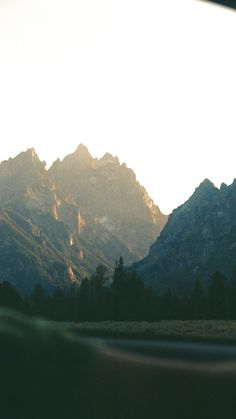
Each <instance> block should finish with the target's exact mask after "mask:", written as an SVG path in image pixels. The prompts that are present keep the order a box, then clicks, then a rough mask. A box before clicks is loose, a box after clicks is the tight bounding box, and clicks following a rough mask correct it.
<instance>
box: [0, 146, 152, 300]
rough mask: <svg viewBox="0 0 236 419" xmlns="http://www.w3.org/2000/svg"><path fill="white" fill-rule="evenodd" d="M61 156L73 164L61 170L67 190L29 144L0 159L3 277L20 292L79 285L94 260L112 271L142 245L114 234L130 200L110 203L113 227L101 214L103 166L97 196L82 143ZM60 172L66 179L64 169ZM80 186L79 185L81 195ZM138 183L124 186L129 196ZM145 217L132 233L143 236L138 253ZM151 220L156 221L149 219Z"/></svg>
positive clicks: (91, 163)
mask: <svg viewBox="0 0 236 419" xmlns="http://www.w3.org/2000/svg"><path fill="white" fill-rule="evenodd" d="M73 159H74V163H73ZM65 161H66V162H68V166H69V168H70V169H71V168H74V169H73V171H72V172H71V173H70V174H69V173H67V172H66V170H65V178H66V179H67V181H68V183H69V184H70V187H68V190H67V188H66V187H65V186H64V185H63V184H61V185H58V183H59V182H58V183H57V181H56V180H55V179H54V178H53V176H52V172H51V171H47V170H46V167H45V164H44V163H43V162H41V161H40V160H39V158H38V156H37V154H36V152H35V150H34V149H29V150H27V151H26V152H23V153H20V154H19V155H18V156H16V157H15V158H14V159H9V160H8V161H6V162H3V163H1V164H0V237H1V240H0V251H1V263H0V280H2V281H4V280H8V281H10V282H12V283H14V284H15V285H16V286H17V288H18V289H19V290H20V291H23V292H29V291H30V290H31V289H32V287H33V286H34V285H35V284H36V283H38V282H39V283H41V284H42V285H43V286H44V287H45V288H47V289H52V288H55V287H68V286H70V285H71V284H72V283H74V284H79V283H80V281H81V279H82V278H83V277H85V276H88V275H89V274H90V273H92V272H93V271H94V270H95V268H96V267H97V266H98V265H99V264H103V265H105V266H106V267H107V268H108V269H109V270H112V268H113V266H114V262H115V260H116V258H118V257H119V256H120V255H123V256H124V257H125V258H126V260H128V261H129V262H133V261H135V260H137V258H138V256H139V253H140V250H139V251H138V250H136V248H135V246H133V247H132V246H131V244H132V239H131V238H130V237H129V232H128V231H127V232H126V235H127V237H125V235H124V234H123V235H122V234H119V228H120V229H121V227H122V228H123V229H125V217H124V216H123V219H122V220H123V223H124V225H123V224H122V222H121V219H120V218H121V215H120V214H121V213H122V211H123V214H124V213H126V214H127V223H128V222H129V221H128V220H129V206H128V205H127V201H123V202H121V203H120V208H119V210H118V205H115V210H114V211H113V212H114V213H115V216H114V219H115V220H116V229H115V228H114V227H113V225H111V222H110V219H108V218H107V217H106V212H104V211H103V212H102V208H106V207H108V206H109V204H107V205H106V190H107V185H106V182H105V178H106V176H107V170H105V171H104V170H103V175H102V178H101V180H100V191H99V195H98V194H95V195H94V194H93V193H92V192H91V185H92V189H93V183H92V184H91V182H90V177H91V174H90V175H89V173H88V167H93V166H94V164H95V163H96V162H98V161H97V160H96V159H93V158H92V157H91V156H90V155H89V153H88V151H87V150H86V148H85V147H81V146H80V147H79V149H78V150H77V152H76V153H75V155H72V156H68V157H67V158H65ZM73 164H74V166H73ZM118 167H120V165H119V164H118ZM127 170H129V169H127ZM63 171H64V169H63ZM76 171H77V172H76ZM75 172H76V174H75ZM60 173H61V176H62V179H63V172H60ZM92 173H94V172H92ZM88 176H90V177H88ZM118 177H121V175H120V173H118ZM87 179H88V180H89V182H90V183H89V185H90V189H89V187H88V184H87V183H86V182H87ZM58 180H59V179H58ZM61 183H63V182H61ZM124 183H125V179H124ZM78 184H82V185H83V188H81V193H80V195H78V194H79V192H78ZM135 186H136V181H135V182H134V183H133V184H132V185H129V187H128V189H129V191H130V194H131V195H132V194H134V195H135V193H134V192H133V188H135ZM111 187H112V186H111ZM140 188H141V187H140ZM74 190H75V191H76V193H73V191H74ZM127 193H128V192H127ZM83 194H84V196H83ZM85 197H86V199H87V201H86V202H85ZM146 199H149V198H148V197H146ZM108 200H109V199H108ZM149 200H150V199H149ZM150 202H152V201H151V200H150ZM145 205H146V204H145ZM153 205H154V204H153ZM116 209H117V210H116ZM119 211H120V212H119ZM147 213H148V210H147ZM143 218H144V215H143V214H140V218H139V219H136V220H135V222H136V225H135V227H136V231H135V232H134V235H135V234H137V235H139V236H142V235H143V239H142V240H143V242H142V243H141V240H140V242H139V246H141V252H147V249H148V245H147V242H148V243H149V241H151V238H150V237H149V236H148V234H149V230H145V229H143ZM150 223H151V221H150ZM144 225H145V223H144ZM152 225H156V224H155V223H154V221H152ZM127 229H128V227H127ZM134 235H133V237H134ZM147 236H148V237H147ZM145 245H146V248H145Z"/></svg>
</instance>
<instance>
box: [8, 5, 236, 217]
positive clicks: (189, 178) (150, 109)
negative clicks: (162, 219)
mask: <svg viewBox="0 0 236 419" xmlns="http://www.w3.org/2000/svg"><path fill="white" fill-rule="evenodd" d="M0 139H1V146H0V160H4V159H7V158H9V157H10V156H12V157H13V156H15V155H16V154H18V152H20V151H22V150H25V149H27V148H29V147H35V148H36V151H37V152H38V154H39V157H40V158H41V159H43V160H46V161H47V162H48V164H50V163H51V162H52V161H53V160H54V159H56V158H57V157H60V158H62V157H63V156H64V155H66V154H68V153H70V152H72V151H73V150H74V149H75V148H76V146H77V145H78V144H79V143H80V142H83V143H84V144H85V145H87V147H88V148H89V149H90V151H91V153H92V155H93V156H98V157H100V156H101V155H102V154H104V153H105V152H107V151H108V152H110V153H112V154H115V155H118V156H119V158H120V160H121V162H123V161H125V162H126V163H127V165H128V166H130V167H132V168H133V169H134V170H135V172H136V175H137V178H138V180H139V181H140V182H141V183H142V184H143V185H144V186H145V187H146V189H147V190H148V192H149V194H150V195H151V197H152V198H153V199H154V200H155V201H156V203H157V204H158V205H159V206H160V208H161V209H162V211H164V212H166V213H167V212H170V211H171V210H172V209H173V208H174V207H176V206H177V205H179V204H180V203H182V202H183V201H185V200H186V199H187V198H188V197H189V195H190V194H191V193H192V192H193V190H194V189H195V187H196V186H197V185H198V184H199V183H200V182H201V181H202V180H203V179H204V178H206V177H208V178H210V179H211V180H212V181H213V182H214V183H215V184H216V185H217V186H219V185H220V183H221V182H226V183H231V182H232V180H233V178H234V177H235V176H236V170H235V169H236V13H235V12H233V11H231V10H229V9H224V8H221V7H217V6H214V5H212V4H211V5H209V4H207V3H204V2H198V1H197V0H178V1H177V0H168V1H165V0H163V1H160V0H66V1H62V0H37V1H36V0H0Z"/></svg>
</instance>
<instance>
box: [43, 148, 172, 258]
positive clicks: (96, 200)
mask: <svg viewBox="0 0 236 419" xmlns="http://www.w3.org/2000/svg"><path fill="white" fill-rule="evenodd" d="M49 173H50V176H51V178H52V179H53V180H54V181H55V182H56V183H57V184H58V185H59V186H60V188H61V190H62V191H63V192H64V193H65V194H67V196H69V197H70V199H72V200H73V201H74V202H76V204H77V205H78V206H79V208H80V210H81V216H82V217H83V219H84V220H85V228H83V230H84V234H86V224H87V223H89V224H90V227H91V224H92V225H93V228H94V239H95V240H96V237H97V238H99V237H100V239H102V240H103V242H104V243H106V242H107V243H108V242H109V240H110V239H109V238H110V237H111V235H112V236H113V241H114V240H116V239H117V240H118V241H119V242H121V243H123V244H124V246H125V247H126V249H125V248H124V252H123V254H124V257H125V259H126V262H128V263H131V262H132V261H134V260H138V259H140V258H142V257H144V256H145V255H146V254H147V251H148V249H149V247H150V245H151V244H152V243H153V242H154V240H155V239H156V237H157V236H158V235H159V234H160V231H161V230H162V228H163V227H164V225H165V223H166V221H167V217H166V216H164V215H163V214H162V213H161V211H160V210H159V208H158V207H157V206H156V205H155V204H154V202H153V201H152V200H151V199H150V197H149V196H148V194H147V192H146V191H145V189H144V188H143V187H142V186H141V185H140V184H139V183H138V182H137V180H136V177H135V174H134V172H133V171H132V170H131V169H129V168H127V167H126V165H125V164H122V165H121V164H120V162H119V159H118V158H117V157H113V156H112V155H111V154H108V153H107V154H105V155H104V156H103V157H102V158H101V159H99V160H98V159H93V158H92V156H91V155H90V153H89V151H88V150H87V148H86V147H85V146H83V145H80V146H79V147H78V148H77V150H76V151H75V153H73V154H71V155H69V156H67V157H66V158H65V159H64V160H63V161H61V162H60V161H59V160H57V161H56V162H55V163H54V164H53V165H52V167H51V169H50V170H49ZM86 220H87V221H86ZM101 229H102V230H103V233H102V237H101V236H100V235H101ZM127 250H128V251H127ZM111 253H112V252H111ZM115 253H116V250H115V252H113V255H114V256H112V257H113V259H114V258H116V257H117V254H115Z"/></svg>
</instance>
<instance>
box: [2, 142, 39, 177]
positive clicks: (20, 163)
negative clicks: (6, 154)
mask: <svg viewBox="0 0 236 419" xmlns="http://www.w3.org/2000/svg"><path fill="white" fill-rule="evenodd" d="M45 166H46V163H45V162H42V161H41V160H40V159H39V157H38V155H37V153H36V151H35V149H34V148H29V149H27V150H26V151H23V152H21V153H19V154H18V155H17V156H16V157H14V158H10V159H9V160H5V161H3V162H2V163H1V164H0V173H1V174H2V175H8V174H11V175H17V173H19V174H21V175H22V174H23V173H25V174H27V173H29V172H34V171H38V170H40V171H41V170H44V169H45Z"/></svg>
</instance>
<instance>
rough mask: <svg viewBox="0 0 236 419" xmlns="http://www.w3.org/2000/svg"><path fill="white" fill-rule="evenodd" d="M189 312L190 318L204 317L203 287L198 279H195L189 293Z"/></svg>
mask: <svg viewBox="0 0 236 419" xmlns="http://www.w3.org/2000/svg"><path fill="white" fill-rule="evenodd" d="M190 313H191V318H192V319H195V320H199V319H204V318H205V317H206V308H205V296H204V289H203V287H202V286H201V284H200V281H199V280H196V282H195V285H194V288H193V290H192V292H191V295H190Z"/></svg>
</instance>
